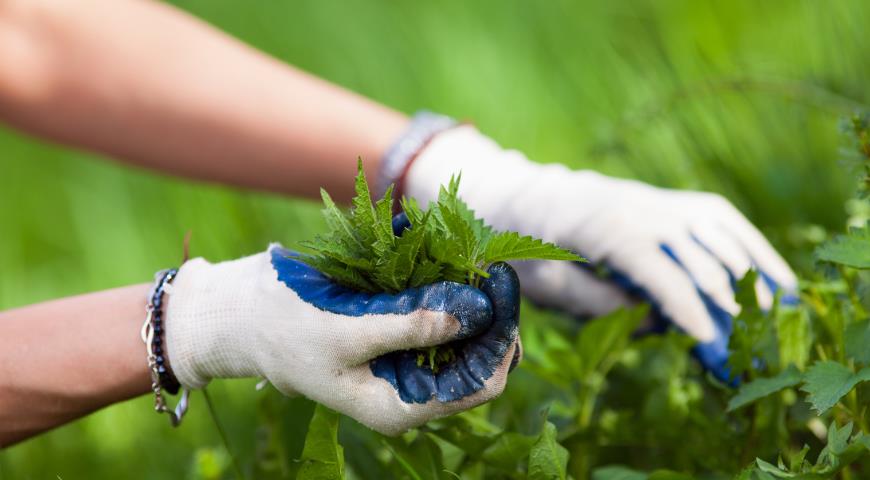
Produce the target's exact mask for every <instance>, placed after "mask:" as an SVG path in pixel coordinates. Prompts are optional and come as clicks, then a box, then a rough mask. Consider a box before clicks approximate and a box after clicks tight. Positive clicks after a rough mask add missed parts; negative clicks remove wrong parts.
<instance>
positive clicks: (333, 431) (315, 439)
mask: <svg viewBox="0 0 870 480" xmlns="http://www.w3.org/2000/svg"><path fill="white" fill-rule="evenodd" d="M339 418H340V415H339V414H338V412H335V411H333V410H330V409H329V408H327V407H324V406H323V405H320V404H318V405H317V406H316V407H315V408H314V416H313V417H311V423H310V424H309V425H308V433H307V434H306V436H305V446H304V448H303V450H302V458H301V459H300V461H301V462H302V465H301V466H300V468H299V473H298V475H297V478H305V479H322V480H333V479H342V478H344V449H343V448H342V447H341V445H340V444H339V443H338V421H339Z"/></svg>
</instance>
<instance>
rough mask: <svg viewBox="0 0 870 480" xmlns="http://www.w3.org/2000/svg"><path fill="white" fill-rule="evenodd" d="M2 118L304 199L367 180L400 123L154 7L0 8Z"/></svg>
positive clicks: (347, 192) (15, 2) (181, 171)
mask: <svg viewBox="0 0 870 480" xmlns="http://www.w3.org/2000/svg"><path fill="white" fill-rule="evenodd" d="M0 120H4V121H6V122H9V123H11V124H12V125H13V126H15V127H18V128H21V129H23V130H25V131H28V132H30V133H33V134H36V135H40V136H43V137H46V138H50V139H53V140H55V141H58V142H61V143H65V144H68V145H71V146H75V147H79V148H85V149H89V150H95V151H98V152H102V153H105V154H107V155H109V156H111V157H114V158H116V159H119V160H122V161H128V162H131V163H134V164H137V165H141V166H144V167H147V168H150V169H154V170H159V171H162V172H165V173H171V174H176V175H180V176H185V177H190V178H195V179H202V180H209V181H218V182H222V183H227V184H231V185H235V186H241V187H252V188H257V189H263V190H270V191H275V192H281V193H288V194H293V195H301V196H312V197H313V196H317V195H318V192H319V189H320V187H324V188H326V189H328V190H329V191H330V192H334V195H335V197H336V198H337V199H339V200H348V199H350V197H351V195H352V193H353V190H352V184H350V183H348V182H344V181H341V179H344V178H348V176H349V175H352V172H354V171H355V169H356V158H357V157H358V156H362V157H363V158H364V159H365V160H366V162H365V167H366V170H367V171H368V173H369V175H370V176H374V174H375V172H377V169H378V164H379V161H380V158H381V156H382V154H383V153H384V151H385V150H386V149H387V148H388V147H389V146H390V144H391V143H392V142H393V141H394V139H395V138H396V137H397V136H398V135H399V133H400V132H401V131H402V130H403V129H404V128H405V125H406V123H407V119H406V117H405V116H404V115H403V114H401V113H399V112H396V111H394V110H392V109H390V108H388V107H385V106H383V105H379V104H377V103H375V102H373V101H371V100H368V99H366V98H364V97H362V96H359V95H357V94H355V93H352V92H350V91H348V90H345V89H342V88H340V87H337V86H335V85H333V84H330V83H328V82H326V81H324V80H321V79H318V78H316V77H314V76H312V75H309V74H307V73H305V72H302V71H300V70H297V69H294V68H293V67H290V66H288V65H285V64H283V63H280V62H278V61H277V60H275V59H273V58H270V57H268V56H267V55H265V54H263V53H260V52H258V51H256V50H254V49H253V48H250V47H248V46H246V45H244V44H242V43H241V42H239V41H237V40H235V39H233V38H231V37H230V36H228V35H226V34H224V33H222V32H220V31H218V30H217V29H215V28H213V27H211V26H209V25H207V24H205V23H204V22H202V21H200V20H198V19H196V18H194V17H192V16H190V15H188V14H186V13H184V12H181V11H180V10H178V9H176V8H174V7H172V6H169V5H165V4H163V3H160V2H151V1H143V0H87V1H84V2H76V1H66V0H0Z"/></svg>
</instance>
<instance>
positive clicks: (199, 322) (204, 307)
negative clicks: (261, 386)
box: [166, 252, 271, 388]
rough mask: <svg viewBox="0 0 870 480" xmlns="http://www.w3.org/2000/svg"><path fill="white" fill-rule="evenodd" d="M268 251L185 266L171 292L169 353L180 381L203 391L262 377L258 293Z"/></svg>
mask: <svg viewBox="0 0 870 480" xmlns="http://www.w3.org/2000/svg"><path fill="white" fill-rule="evenodd" d="M270 270H271V268H270V263H269V256H268V252H266V253H260V254H257V255H252V256H250V257H245V258H241V259H238V260H233V261H229V262H222V263H217V264H211V263H209V262H207V261H205V260H204V259H202V258H195V259H193V260H190V261H188V262H186V263H185V264H184V265H182V267H181V268H180V269H179V272H178V276H177V278H176V280H175V281H174V282H173V283H172V284H171V288H169V289H167V294H168V295H169V303H168V306H167V312H166V348H167V351H168V356H169V362H170V366H171V368H172V370H173V372H174V373H175V376H176V378H177V379H178V381H179V382H180V383H181V384H182V385H184V386H186V387H188V388H202V387H204V386H205V385H206V384H207V383H208V382H209V380H211V379H212V378H238V377H253V376H258V375H259V370H260V369H259V368H258V359H257V354H258V352H257V348H256V345H258V342H257V341H256V337H257V335H258V329H257V328H256V326H257V319H258V317H259V313H258V308H259V306H258V302H257V298H259V295H258V291H259V290H260V288H261V284H262V282H261V279H263V278H264V275H268V274H269V272H270Z"/></svg>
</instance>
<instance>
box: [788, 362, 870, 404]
mask: <svg viewBox="0 0 870 480" xmlns="http://www.w3.org/2000/svg"><path fill="white" fill-rule="evenodd" d="M866 380H870V367H865V368H863V369H862V370H860V371H859V372H857V373H854V372H852V371H851V370H849V367H847V366H845V365H843V364H842V363H838V362H834V361H831V360H824V361H819V362H816V363H815V364H813V366H812V367H810V368H809V369H808V370H807V372H806V373H805V374H804V385H803V386H802V387H801V390H802V391H804V392H807V393H808V394H809V395H808V396H807V400H808V401H809V402H810V404H811V405H812V406H813V408H814V409H815V410H816V411H817V412H818V413H819V415H821V414H823V413H825V412H827V411H828V410H830V408H831V407H833V406H834V405H836V403H837V402H839V401H840V399H841V398H843V396H844V395H846V394H847V393H849V391H850V390H852V388H854V387H855V385H857V384H858V383H859V382H863V381H866Z"/></svg>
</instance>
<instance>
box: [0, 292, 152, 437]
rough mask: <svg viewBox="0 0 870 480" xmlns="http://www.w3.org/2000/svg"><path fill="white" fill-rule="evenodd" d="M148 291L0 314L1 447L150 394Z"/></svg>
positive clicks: (76, 299) (95, 295) (71, 300)
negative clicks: (145, 337) (142, 331)
mask: <svg viewBox="0 0 870 480" xmlns="http://www.w3.org/2000/svg"><path fill="white" fill-rule="evenodd" d="M148 288H149V286H148V285H146V284H141V285H132V286H129V287H123V288H117V289H113V290H106V291H103V292H97V293H90V294H85V295H78V296H75V297H69V298H64V299H60V300H54V301H50V302H45V303H40V304H37V305H32V306H28V307H22V308H17V309H14V310H9V311H6V312H0V447H4V446H7V445H10V444H12V443H15V442H17V441H20V440H22V439H24V438H27V437H30V436H32V435H35V434H37V433H39V432H42V431H45V430H48V429H50V428H52V427H54V426H56V425H60V424H62V423H66V422H68V421H70V420H73V419H75V418H78V417H80V416H82V415H85V414H88V413H90V412H93V411H95V410H97V409H99V408H101V407H103V406H105V405H109V404H112V403H116V402H120V401H123V400H126V399H129V398H133V397H136V396H138V395H141V394H143V393H145V392H147V391H149V389H150V386H151V377H150V374H149V371H148V366H147V364H146V362H145V347H144V346H143V345H142V340H141V339H140V338H139V328H140V327H141V326H142V321H143V319H144V315H145V313H144V312H145V310H144V308H145V296H146V294H147V293H148Z"/></svg>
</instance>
